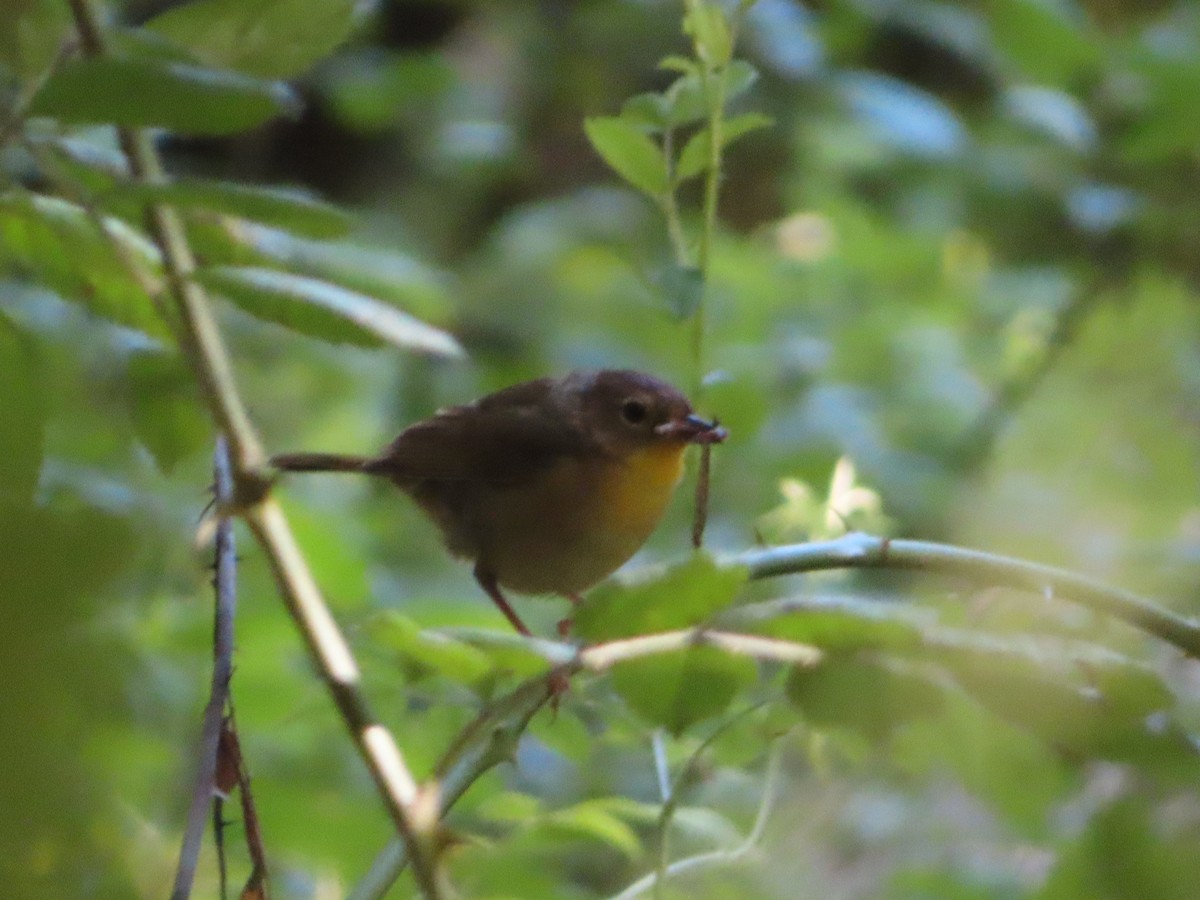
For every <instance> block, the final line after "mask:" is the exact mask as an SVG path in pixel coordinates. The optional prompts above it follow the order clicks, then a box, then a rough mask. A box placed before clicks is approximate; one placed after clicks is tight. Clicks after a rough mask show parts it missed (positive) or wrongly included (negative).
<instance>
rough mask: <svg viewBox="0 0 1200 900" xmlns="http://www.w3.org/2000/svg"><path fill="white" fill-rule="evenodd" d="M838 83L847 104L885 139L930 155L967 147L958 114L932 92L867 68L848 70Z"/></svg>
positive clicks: (888, 143) (959, 150)
mask: <svg viewBox="0 0 1200 900" xmlns="http://www.w3.org/2000/svg"><path fill="white" fill-rule="evenodd" d="M838 83H839V87H840V89H841V93H842V96H843V97H844V98H845V100H846V103H847V105H848V106H849V107H850V109H851V110H852V111H853V112H854V114H855V115H856V116H857V117H858V118H859V119H860V120H861V121H862V122H863V123H864V124H865V125H866V126H867V127H868V128H869V129H870V130H871V132H872V133H873V134H874V136H875V137H876V139H877V140H879V141H881V142H882V143H884V144H886V145H889V146H891V147H894V148H895V149H897V150H900V151H902V152H906V153H913V154H917V155H920V156H930V157H944V156H952V155H954V154H957V153H961V152H962V151H963V150H965V149H966V145H967V133H966V130H965V129H964V128H963V126H962V123H961V122H960V121H959V119H958V116H957V115H955V113H954V112H953V110H951V109H950V108H949V107H948V106H946V105H945V104H944V103H942V102H941V101H940V100H938V99H937V98H935V97H934V96H933V95H932V94H929V93H926V92H925V91H922V90H920V89H918V88H915V87H913V86H912V85H910V84H908V83H907V82H904V81H900V80H899V79H895V78H890V77H888V76H885V75H876V74H871V73H867V72H853V73H848V74H846V75H843V76H841V78H839V79H838Z"/></svg>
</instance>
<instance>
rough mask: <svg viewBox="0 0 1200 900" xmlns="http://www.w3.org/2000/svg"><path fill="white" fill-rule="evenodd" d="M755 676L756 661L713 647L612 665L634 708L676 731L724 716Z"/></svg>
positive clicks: (619, 690)
mask: <svg viewBox="0 0 1200 900" xmlns="http://www.w3.org/2000/svg"><path fill="white" fill-rule="evenodd" d="M757 677H758V666H757V665H756V664H755V662H754V660H752V659H748V658H747V657H744V656H737V655H734V654H731V653H726V652H724V651H722V650H718V649H716V648H715V647H692V648H689V649H687V650H680V651H677V652H675V653H664V654H662V655H659V656H648V657H645V658H642V659H634V660H630V661H628V662H623V663H619V664H617V665H616V666H614V667H613V670H612V682H613V687H614V688H615V689H616V691H617V693H618V694H620V695H621V697H622V698H623V699H624V700H625V702H626V703H628V704H629V707H630V709H632V710H633V711H634V712H636V713H637V714H638V715H640V716H641V717H642V718H644V719H645V720H646V721H647V722H649V723H650V724H651V725H657V726H662V727H663V728H666V729H668V730H669V731H670V732H671V733H672V734H675V735H678V734H681V733H682V732H683V731H685V730H686V729H687V728H688V727H689V726H690V725H692V724H694V723H695V722H699V721H701V720H703V719H707V718H711V717H712V716H716V715H720V714H721V713H722V712H724V711H725V710H726V708H727V707H728V706H729V704H730V703H731V702H732V701H733V698H734V697H736V696H737V693H738V691H739V690H741V689H742V688H743V687H745V686H746V685H748V684H750V683H752V682H753V681H754V680H755V679H756V678H757Z"/></svg>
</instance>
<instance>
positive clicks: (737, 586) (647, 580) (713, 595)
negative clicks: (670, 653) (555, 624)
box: [574, 553, 747, 641]
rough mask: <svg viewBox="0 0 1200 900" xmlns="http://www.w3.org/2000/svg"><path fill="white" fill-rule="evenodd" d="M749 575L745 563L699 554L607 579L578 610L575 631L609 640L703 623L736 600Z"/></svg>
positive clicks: (591, 637) (589, 638) (597, 638)
mask: <svg viewBox="0 0 1200 900" xmlns="http://www.w3.org/2000/svg"><path fill="white" fill-rule="evenodd" d="M746 576H747V573H746V570H745V569H744V568H743V567H741V566H725V565H721V564H719V563H717V562H716V560H714V559H713V558H712V557H711V556H709V555H708V554H706V553H696V554H694V555H693V556H692V557H691V558H690V559H688V560H687V561H686V562H683V563H680V564H678V565H674V566H672V567H670V568H668V569H665V570H655V571H651V572H647V573H643V574H642V575H641V576H640V577H639V578H638V580H635V581H628V582H620V581H609V582H605V583H604V584H602V585H600V586H599V587H597V588H596V589H595V590H593V591H592V592H591V593H590V594H589V595H588V597H587V600H586V602H585V603H584V604H583V606H582V607H581V608H580V609H579V611H578V612H577V613H576V614H575V619H574V626H575V631H576V633H577V634H579V635H580V636H581V637H583V638H585V639H587V640H589V641H607V640H613V639H615V638H622V637H629V636H631V635H637V634H653V633H656V632H660V631H670V630H672V629H676V628H687V627H689V626H692V625H698V624H700V623H701V622H704V621H706V620H707V619H708V618H709V617H710V616H712V614H713V613H715V612H717V611H718V610H720V609H724V608H725V607H727V606H729V605H730V604H731V603H732V602H733V599H734V598H735V597H736V596H737V594H738V591H740V590H741V588H742V585H743V584H745V582H746Z"/></svg>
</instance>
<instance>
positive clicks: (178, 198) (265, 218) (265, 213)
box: [113, 178, 354, 238]
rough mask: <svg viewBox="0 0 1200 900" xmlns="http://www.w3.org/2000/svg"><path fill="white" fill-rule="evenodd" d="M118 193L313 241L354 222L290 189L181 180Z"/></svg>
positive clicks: (136, 185) (130, 186) (123, 186)
mask: <svg viewBox="0 0 1200 900" xmlns="http://www.w3.org/2000/svg"><path fill="white" fill-rule="evenodd" d="M113 190H114V191H115V192H117V193H118V194H119V196H120V198H121V199H123V200H139V201H141V202H143V203H169V204H171V205H172V206H175V207H177V208H179V209H183V210H191V209H202V210H208V211H209V212H215V213H221V214H222V215H229V216H239V217H241V218H244V219H252V220H254V221H256V222H261V223H263V224H264V225H270V226H273V227H277V228H287V229H289V230H290V231H293V232H295V233H296V234H300V235H304V236H306V237H313V238H334V237H341V236H343V235H345V234H346V233H347V232H348V231H349V230H350V227H351V225H352V224H353V222H354V220H353V218H352V217H351V216H350V215H349V214H348V213H346V212H345V211H343V210H341V209H339V208H338V207H336V206H334V205H332V204H330V203H324V202H322V201H320V200H317V199H315V198H313V197H311V196H308V195H307V194H304V193H301V192H300V191H291V190H286V189H284V188H273V187H261V186H257V185H247V184H236V183H234V182H229V181H205V180H203V179H199V178H180V179H177V180H175V181H171V182H168V183H163V184H149V183H143V182H126V183H117V184H116V185H114V187H113Z"/></svg>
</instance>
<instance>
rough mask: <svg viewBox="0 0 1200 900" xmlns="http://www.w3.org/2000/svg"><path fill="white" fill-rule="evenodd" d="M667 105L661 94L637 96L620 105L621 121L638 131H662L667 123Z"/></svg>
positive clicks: (651, 93)
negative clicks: (631, 125)
mask: <svg viewBox="0 0 1200 900" xmlns="http://www.w3.org/2000/svg"><path fill="white" fill-rule="evenodd" d="M669 112H670V110H669V104H668V103H667V100H666V98H665V97H664V96H663V95H662V94H656V93H653V92H650V93H645V94H637V95H635V96H633V97H630V98H629V99H628V100H626V101H625V102H624V103H623V104H622V105H621V119H622V120H624V121H626V122H629V123H631V124H633V125H634V126H635V127H637V128H638V129H639V130H641V129H646V128H649V129H653V130H654V131H662V129H663V128H665V127H666V126H667V124H668V122H669Z"/></svg>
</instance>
